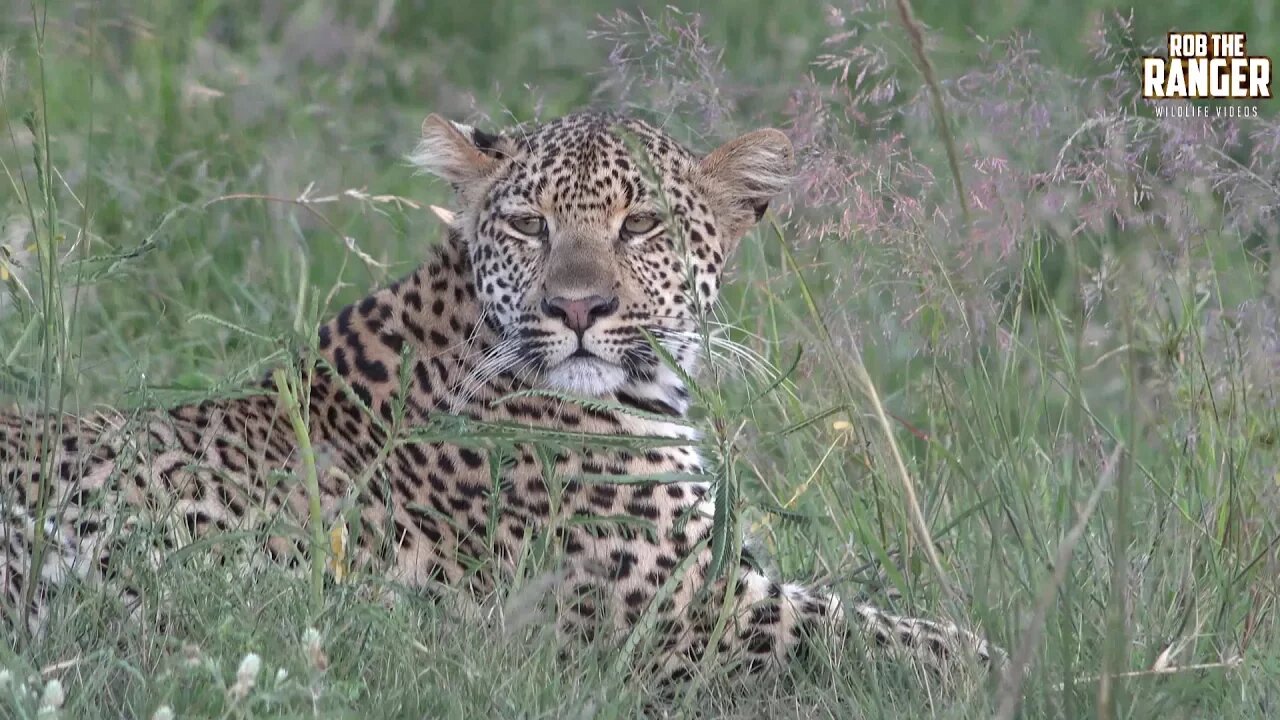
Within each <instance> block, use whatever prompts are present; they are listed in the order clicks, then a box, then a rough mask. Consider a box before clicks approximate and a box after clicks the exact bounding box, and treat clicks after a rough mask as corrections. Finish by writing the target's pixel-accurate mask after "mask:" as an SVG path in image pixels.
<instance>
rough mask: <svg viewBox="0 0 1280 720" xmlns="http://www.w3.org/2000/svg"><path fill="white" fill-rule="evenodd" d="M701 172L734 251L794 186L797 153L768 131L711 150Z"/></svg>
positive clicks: (776, 132) (784, 139)
mask: <svg viewBox="0 0 1280 720" xmlns="http://www.w3.org/2000/svg"><path fill="white" fill-rule="evenodd" d="M698 169H699V171H700V172H701V173H702V176H703V177H704V178H705V179H706V180H707V181H709V182H708V185H709V189H710V191H711V195H712V201H713V203H714V205H715V207H716V210H717V219H719V221H720V224H721V226H722V227H721V233H722V235H723V236H724V237H725V238H726V239H727V242H728V245H729V248H728V249H731V248H732V246H733V245H734V244H736V243H737V241H738V240H739V239H740V238H741V237H742V236H743V235H745V234H746V232H747V231H748V230H750V229H751V226H752V225H755V224H756V223H757V222H758V221H759V220H760V218H761V217H763V216H764V211H765V210H766V209H768V207H769V201H770V200H772V199H773V197H774V196H775V195H778V194H779V193H781V192H782V191H784V190H786V189H787V186H788V185H790V184H791V181H792V178H793V177H794V175H795V152H794V150H792V147H791V140H789V139H788V138H787V136H786V135H784V134H783V133H782V131H780V130H774V129H772V128H767V129H764V130H756V131H754V132H749V133H747V134H746V135H742V136H740V137H737V138H735V139H733V140H730V141H729V142H727V143H725V144H724V145H721V146H720V147H718V148H716V149H715V150H712V151H711V153H710V154H708V155H707V156H706V157H705V158H703V159H702V162H701V163H700V164H699V165H698Z"/></svg>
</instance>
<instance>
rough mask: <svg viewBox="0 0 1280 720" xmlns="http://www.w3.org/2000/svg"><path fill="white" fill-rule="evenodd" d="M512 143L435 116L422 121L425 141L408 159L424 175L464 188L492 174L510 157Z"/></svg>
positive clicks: (423, 140) (423, 139) (420, 142)
mask: <svg viewBox="0 0 1280 720" xmlns="http://www.w3.org/2000/svg"><path fill="white" fill-rule="evenodd" d="M508 143H509V141H508V140H507V139H506V138H504V137H502V136H500V135H491V134H489V133H486V132H483V131H480V130H477V129H475V128H473V127H471V126H470V125H463V124H462V123H456V122H453V121H451V120H446V119H444V118H442V117H440V116H439V115H436V114H434V113H432V114H431V115H428V116H427V119H426V120H423V121H422V139H421V140H419V141H418V146H417V147H416V148H414V150H413V152H412V153H410V154H409V158H408V159H409V162H411V163H413V164H414V165H415V166H417V168H418V169H419V170H421V171H422V172H425V173H430V174H432V175H435V176H436V177H438V178H442V179H444V180H448V181H449V182H451V183H453V184H454V186H457V187H462V186H465V185H467V184H469V183H471V182H474V181H476V180H479V179H482V178H484V177H486V176H487V175H488V174H489V173H490V172H492V171H493V169H494V168H495V167H497V166H498V165H499V163H500V161H501V159H502V158H503V157H505V156H506V155H507V154H508V153H509V148H508V147H507V145H508Z"/></svg>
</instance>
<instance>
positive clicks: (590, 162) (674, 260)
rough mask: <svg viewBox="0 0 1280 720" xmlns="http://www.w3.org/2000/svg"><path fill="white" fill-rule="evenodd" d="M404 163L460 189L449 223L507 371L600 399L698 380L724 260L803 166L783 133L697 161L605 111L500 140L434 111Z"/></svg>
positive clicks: (733, 144)
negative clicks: (705, 320) (685, 376)
mask: <svg viewBox="0 0 1280 720" xmlns="http://www.w3.org/2000/svg"><path fill="white" fill-rule="evenodd" d="M410 160H411V161H412V162H413V163H414V164H416V165H417V166H418V167H419V168H420V169H421V170H423V171H425V172H428V173H431V174H433V175H436V176H438V177H441V178H443V179H445V180H448V181H449V182H450V183H451V184H452V185H453V187H454V189H455V192H456V203H457V206H456V207H455V208H454V209H453V211H452V220H451V222H452V225H453V229H454V231H455V232H456V233H458V234H459V235H460V236H461V238H462V239H463V242H464V243H465V246H466V249H467V253H468V255H469V257H470V261H471V262H470V266H471V271H472V272H473V273H474V277H473V278H472V280H473V282H474V285H475V288H476V292H477V294H478V297H479V299H480V303H481V305H482V308H481V312H482V317H483V318H484V320H485V322H487V323H488V324H489V326H490V327H492V328H493V329H494V330H495V332H497V333H498V336H499V337H500V338H501V342H500V343H499V344H498V348H497V350H496V351H495V354H496V355H497V356H499V357H500V358H501V362H502V363H505V364H508V365H509V367H508V368H506V369H508V370H510V371H512V372H516V373H521V374H523V375H524V376H526V377H530V378H533V379H534V382H535V383H537V384H540V385H541V386H544V387H546V388H549V389H553V390H559V391H567V392H570V393H575V394H579V395H587V396H594V397H600V396H604V395H607V394H608V393H611V392H614V391H617V390H619V389H620V388H622V387H624V386H627V385H639V384H643V383H647V382H654V381H655V380H657V379H659V378H660V377H661V376H662V375H663V374H664V372H665V373H667V374H670V372H669V368H668V367H667V363H670V362H672V361H674V362H675V363H676V364H678V365H679V366H680V367H681V368H682V369H683V370H684V371H685V372H689V373H692V372H694V371H695V369H696V366H697V363H698V359H699V356H700V346H701V337H702V335H701V332H700V330H699V328H700V318H701V317H703V316H704V315H705V314H706V313H707V312H709V311H710V309H711V307H712V305H713V303H714V302H715V300H716V296H717V294H718V292H719V289H720V282H721V277H722V273H723V271H724V267H725V263H726V260H727V259H728V257H729V256H730V255H731V254H732V252H733V250H734V248H735V246H736V245H737V244H738V241H739V240H740V239H741V238H742V236H743V235H744V234H745V233H746V232H747V231H748V230H749V229H750V228H751V227H752V226H753V225H754V224H755V223H756V222H757V221H758V220H759V219H760V217H761V216H762V214H763V213H764V211H765V209H766V207H767V206H768V203H769V201H770V199H771V198H772V197H773V196H775V195H776V194H778V193H779V192H781V191H782V190H784V189H785V188H786V186H787V184H788V183H789V181H790V179H791V176H792V173H793V166H794V161H793V153H792V147H791V143H790V141H789V140H788V139H787V137H786V136H785V135H784V134H783V133H781V132H779V131H778V130H772V129H766V130H757V131H755V132H751V133H747V134H746V135H742V136H741V137H738V138H736V139H734V140H731V141H729V142H728V143H726V144H724V145H722V146H720V147H719V148H717V149H716V150H713V151H712V152H710V153H708V154H706V155H704V156H699V155H697V154H695V153H693V152H691V151H689V150H687V149H686V148H684V147H683V146H681V145H680V144H679V143H678V142H676V141H675V140H673V139H672V138H671V137H670V136H669V135H667V134H666V133H665V132H663V131H662V130H660V129H658V128H656V127H654V126H652V125H650V124H648V123H646V122H644V121H641V120H638V119H634V118H629V117H623V116H618V115H612V114H604V113H579V114H574V115H569V116H566V117H563V118H560V119H558V120H554V121H551V122H547V123H544V124H540V125H535V126H524V127H518V128H515V129H513V130H509V131H506V132H503V133H499V134H491V133H487V132H482V131H480V130H477V129H475V128H473V127H470V126H467V125H462V124H459V123H455V122H451V121H449V120H446V119H444V118H441V117H439V116H437V115H432V116H430V117H428V118H427V119H426V121H425V122H424V123H423V126H422V140H421V142H420V143H419V145H418V147H417V149H416V150H415V152H414V153H413V154H412V155H411V156H410ZM655 344H657V345H659V346H660V347H661V348H663V349H664V350H665V353H661V352H657V351H655V349H654V345H655ZM664 355H666V356H667V357H663V356H664Z"/></svg>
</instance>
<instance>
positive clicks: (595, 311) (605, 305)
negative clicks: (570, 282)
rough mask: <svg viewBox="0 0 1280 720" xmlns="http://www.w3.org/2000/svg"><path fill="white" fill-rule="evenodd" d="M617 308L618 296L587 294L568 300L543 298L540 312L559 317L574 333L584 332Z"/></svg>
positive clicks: (563, 298)
mask: <svg viewBox="0 0 1280 720" xmlns="http://www.w3.org/2000/svg"><path fill="white" fill-rule="evenodd" d="M617 309H618V296H617V295H614V296H613V297H607V298H606V297H601V296H599V295H588V296H587V297H584V298H575V299H573V300H570V299H569V298H565V297H553V298H543V300H542V312H543V313H544V314H546V316H547V317H553V318H557V319H559V320H560V321H561V322H563V323H564V324H565V325H566V326H568V328H569V329H570V330H572V331H574V332H576V333H579V334H581V333H584V332H586V330H587V328H589V327H591V326H592V325H593V324H595V321H596V320H598V319H600V318H602V317H608V316H609V315H612V314H613V313H614V312H615V311H617Z"/></svg>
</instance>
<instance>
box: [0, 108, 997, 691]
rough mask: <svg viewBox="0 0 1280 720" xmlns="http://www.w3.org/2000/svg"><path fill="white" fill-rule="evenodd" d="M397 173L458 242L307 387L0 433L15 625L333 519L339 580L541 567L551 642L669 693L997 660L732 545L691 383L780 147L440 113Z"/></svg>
mask: <svg viewBox="0 0 1280 720" xmlns="http://www.w3.org/2000/svg"><path fill="white" fill-rule="evenodd" d="M407 160H408V162H410V163H411V164H412V165H413V166H415V167H416V168H417V170H418V171H419V172H420V173H422V174H427V175H431V176H434V177H436V178H438V179H440V180H443V181H445V182H447V183H448V184H449V185H450V186H451V188H452V204H451V206H450V207H448V208H443V207H434V206H433V208H434V210H435V212H436V214H437V215H438V216H439V217H440V219H441V220H442V221H443V224H444V226H445V232H444V233H443V235H444V238H443V240H441V241H438V242H436V243H435V244H432V245H430V247H429V249H428V250H427V252H426V257H425V259H424V260H423V261H422V262H421V264H420V265H418V266H417V268H416V270H414V271H413V272H412V273H410V274H408V275H407V276H404V277H402V278H400V279H399V280H396V281H394V282H391V283H389V284H388V285H386V286H385V287H382V288H379V289H375V290H374V291H372V292H371V294H368V295H367V296H366V297H364V298H363V299H361V300H359V301H357V302H354V303H352V304H350V305H347V306H346V307H344V308H342V309H341V310H340V311H338V312H337V313H336V315H334V316H332V318H331V319H330V320H328V321H327V322H326V323H324V324H323V325H321V326H320V327H318V329H317V330H316V331H315V333H314V335H313V336H312V337H311V342H310V345H309V347H308V348H307V349H304V350H299V351H298V352H297V353H295V354H293V355H291V356H290V358H291V359H290V360H289V361H288V362H286V363H284V366H285V369H287V370H288V371H289V374H288V376H287V377H288V378H292V380H288V379H285V380H282V378H285V377H286V375H284V374H282V373H275V374H272V375H271V376H270V377H268V378H265V379H263V380H261V381H260V382H258V383H257V384H256V385H254V386H253V387H251V388H249V389H248V390H247V391H245V392H243V393H239V394H237V395H235V396H229V397H214V398H208V399H205V400H202V401H199V402H192V403H188V404H183V405H179V406H176V407H158V408H152V409H144V410H142V411H139V412H135V413H124V412H119V411H114V410H109V409H101V410H97V411H94V412H90V413H84V414H72V413H69V412H68V413H38V412H26V413H24V412H18V411H16V410H15V411H12V412H4V413H0V491H2V496H0V550H2V551H3V554H2V555H0V588H2V589H3V592H2V593H0V600H2V601H3V602H4V604H5V608H4V612H5V615H6V616H7V617H8V618H9V619H10V620H11V621H14V623H13V624H14V625H17V626H20V625H21V624H22V622H23V620H22V618H26V619H27V620H28V621H29V622H30V623H31V625H32V627H33V628H37V629H38V628H39V627H40V625H41V623H43V622H48V613H49V605H50V602H51V599H52V598H53V597H55V596H56V593H57V591H58V589H59V588H61V587H65V586H66V585H67V584H69V583H72V582H80V583H83V582H89V583H97V584H99V585H101V586H103V587H110V588H112V589H113V591H115V592H118V593H120V594H121V595H122V596H123V597H133V596H136V595H137V593H138V590H137V589H136V588H133V587H131V583H130V580H129V575H128V573H127V572H123V571H121V570H120V569H119V567H120V565H121V564H122V561H120V560H119V556H121V554H122V553H123V552H124V550H123V548H124V545H125V543H126V541H127V540H129V538H130V537H132V536H133V535H136V534H138V533H139V532H141V529H143V528H147V529H148V532H151V533H159V538H160V540H159V541H158V544H157V545H156V546H155V549H154V551H153V555H154V557H153V558H152V561H153V562H161V561H162V560H163V558H164V557H165V556H166V554H170V553H174V552H177V551H178V550H180V549H181V548H183V547H186V546H189V545H191V544H192V543H194V542H197V541H200V540H202V539H209V538H216V537H217V535H218V534H219V533H224V534H225V533H228V532H231V531H243V530H246V529H255V528H256V529H259V530H260V531H261V533H262V539H261V549H262V551H263V552H262V555H264V556H266V557H267V558H268V562H270V560H276V561H279V562H280V563H283V564H286V565H294V566H296V565H298V564H301V563H302V560H300V558H306V557H310V553H313V552H316V553H318V552H321V550H319V549H317V548H316V547H314V546H309V545H308V544H307V543H306V542H305V537H306V535H305V533H303V534H301V535H300V534H299V533H298V532H297V531H296V529H297V528H304V527H309V526H310V525H309V523H314V522H315V521H316V515H315V511H316V510H317V509H318V510H319V511H320V514H321V515H322V517H323V522H324V523H325V525H324V527H329V528H338V527H339V526H340V527H341V530H342V531H343V533H345V534H344V535H343V537H344V538H345V540H344V543H345V544H344V545H343V547H344V548H349V550H348V551H346V552H344V558H345V559H344V562H349V563H350V564H351V565H352V566H353V567H354V566H359V567H365V568H373V569H374V570H375V571H376V572H378V573H380V574H381V575H382V576H383V577H385V578H387V579H388V580H390V581H394V582H395V583H396V584H397V586H399V587H403V588H407V589H408V590H409V591H420V592H422V593H424V594H431V593H433V592H437V591H438V589H439V588H451V589H456V590H460V591H462V592H463V593H464V594H466V595H468V596H472V597H484V596H485V595H486V594H491V593H494V592H495V591H496V590H497V589H498V588H499V587H500V586H501V585H502V584H503V583H504V582H510V579H511V578H512V577H514V576H517V575H518V574H519V573H520V572H521V568H523V567H525V566H526V562H525V561H526V559H527V558H528V557H529V556H530V553H531V552H532V548H534V547H539V548H544V549H546V548H549V553H550V554H551V557H552V558H553V562H552V564H551V566H552V567H554V573H552V574H551V575H550V576H549V577H551V580H550V582H549V589H548V590H547V591H546V595H545V597H544V598H543V599H541V600H539V601H538V602H540V603H542V604H543V605H545V607H546V608H547V610H548V612H549V613H551V614H552V615H551V617H552V622H553V623H554V629H555V633H556V635H557V636H558V637H559V638H562V639H563V641H564V642H565V643H570V642H572V639H578V641H580V642H591V641H593V640H596V641H600V642H606V641H612V642H620V641H622V640H623V639H624V638H630V637H632V636H633V635H634V634H636V633H641V632H642V631H643V632H644V633H645V635H644V637H645V638H649V639H650V641H651V645H652V646H653V647H654V648H656V649H655V650H654V652H653V653H651V656H652V658H653V659H652V666H653V669H654V670H655V671H656V672H658V673H660V674H661V676H662V677H663V678H665V679H668V680H670V681H672V682H680V681H681V680H687V679H688V678H689V677H690V676H692V675H693V674H694V673H696V672H698V670H699V667H700V663H702V664H705V663H707V662H712V659H714V663H715V664H716V666H717V667H718V668H730V669H741V675H742V676H746V677H749V676H753V675H754V674H756V673H760V672H766V671H768V670H769V669H774V670H776V669H778V668H783V667H787V666H788V664H789V663H790V661H791V659H792V658H794V657H795V656H796V655H797V653H798V652H800V651H801V649H802V648H804V647H811V646H812V643H815V642H823V641H825V640H823V639H824V638H825V639H831V638H836V639H837V640H839V639H841V638H843V639H846V640H847V639H848V638H857V641H858V643H859V645H860V647H862V648H864V650H863V651H862V652H864V653H866V654H867V655H868V656H872V657H886V658H905V659H906V660H907V661H908V662H910V663H914V664H916V665H919V666H923V667H928V668H935V669H936V668H949V667H954V666H956V665H957V664H958V663H968V665H967V666H968V667H979V668H983V669H989V668H991V667H992V666H993V665H994V664H995V663H997V662H998V661H999V657H1000V653H999V651H998V648H997V647H996V646H995V645H994V644H990V643H988V641H987V640H986V639H985V638H984V637H982V636H980V635H979V634H977V633H974V632H971V631H969V630H966V629H962V628H961V627H959V626H958V625H957V624H955V623H952V622H947V621H941V620H929V619H924V618H915V617H908V616H902V615H898V614H895V613H893V612H889V611H888V610H885V609H883V608H882V607H878V606H876V605H874V604H871V603H869V602H849V603H844V602H842V601H841V600H840V598H839V596H838V594H837V593H836V592H834V591H833V590H832V589H830V588H825V587H818V586H816V585H813V584H806V583H803V582H787V581H784V580H782V579H781V578H779V577H775V575H776V573H773V572H770V571H769V570H767V569H766V568H765V563H763V562H761V561H760V559H759V558H757V557H753V550H752V549H751V546H750V545H744V544H743V543H733V542H730V543H725V542H723V541H721V542H720V544H719V546H717V541H716V539H715V537H714V535H715V533H716V531H717V528H719V527H721V524H720V523H722V522H723V520H724V518H723V517H718V515H717V513H718V512H719V511H717V504H716V502H715V492H714V491H715V488H716V484H715V483H716V480H715V472H714V471H715V467H714V459H708V457H705V455H706V452H705V450H704V448H702V446H701V445H700V441H701V439H702V437H703V432H702V431H701V430H700V429H699V428H698V427H697V424H696V423H695V422H694V421H692V420H691V419H690V418H691V413H690V411H691V407H692V406H693V405H694V404H695V401H696V397H694V395H693V393H692V392H691V390H692V388H691V383H692V382H693V381H694V378H695V377H696V376H697V375H698V372H699V369H700V366H701V365H703V364H705V358H704V352H703V350H704V348H705V338H704V333H703V332H702V330H701V323H703V322H704V321H705V318H706V317H707V316H708V314H709V313H711V312H712V311H713V308H714V306H715V303H716V300H717V297H718V295H719V293H720V290H721V283H722V280H723V278H724V277H725V272H726V266H727V265H728V264H729V261H730V258H731V257H732V256H733V254H734V252H735V249H736V246H738V245H739V244H740V243H741V241H742V239H743V238H744V237H745V236H747V235H748V234H749V233H750V232H751V231H752V229H753V227H754V226H756V225H757V224H759V222H760V221H761V219H762V218H763V217H765V215H766V213H767V212H768V208H769V205H770V203H771V202H772V201H773V200H774V199H775V198H776V197H777V196H779V195H780V194H782V193H784V192H785V191H786V190H787V189H788V187H789V186H790V184H791V183H792V182H793V179H794V177H795V173H796V168H795V165H796V161H795V150H794V148H793V146H792V143H791V141H790V140H789V139H788V137H787V135H786V134H785V133H784V132H782V131H780V130H777V129H773V128H765V129H760V130H755V131H752V132H748V133H746V134H743V135H740V136H738V137H736V138H735V139H732V140H729V141H728V142H725V143H723V144H721V145H719V146H718V147H716V148H715V149H714V150H711V151H710V152H706V153H698V152H695V151H693V150H690V149H688V148H687V147H686V146H685V145H684V144H682V143H681V142H679V141H677V140H676V139H674V137H673V136H672V135H671V134H670V133H669V132H668V131H667V130H665V129H663V128H662V127H659V126H658V125H656V124H653V123H651V122H649V121H646V120H644V119H641V118H639V117H635V116H634V115H633V114H627V113H619V112H613V111H607V110H605V111H601V110H586V111H580V112H576V113H572V114H569V115H566V116H563V117H560V118H558V119H554V120H549V121H544V122H541V123H528V124H522V125H516V126H514V127H512V128H509V129H506V130H502V131H497V132H490V131H485V130H482V129H479V128H477V127H475V126H472V125H469V124H464V123H461V122H455V121H452V120H448V119H445V118H444V117H442V116H440V115H436V114H432V115H430V116H429V117H427V118H426V120H425V121H424V122H423V124H422V131H421V136H420V138H419V140H418V141H417V144H416V147H415V148H414V149H413V150H412V152H411V153H409V154H408V155H407ZM290 388H292V390H290ZM540 438H541V439H540ZM548 438H550V439H554V440H556V442H554V443H551V442H550V440H548ZM620 438H621V439H626V438H631V439H632V442H620V441H619V439H620ZM543 440H545V441H546V442H547V443H550V444H549V445H547V444H546V443H543V444H539V443H541V442H542V441H543ZM544 445H546V446H544ZM307 478H312V481H311V482H312V484H308V480H307ZM317 499H318V503H317V504H313V501H314V500H317ZM286 528H293V530H286ZM38 535H39V536H40V537H39V538H37V536H38ZM38 540H39V542H38ZM38 545H39V546H41V547H42V548H43V549H42V551H41V552H36V548H37V546H38ZM725 547H729V548H731V549H732V548H736V549H734V550H733V556H732V557H730V559H729V560H728V561H727V562H726V561H724V559H723V555H724V552H723V551H724V548H725ZM326 562H327V563H328V565H326V572H328V573H335V574H336V573H337V572H338V569H339V568H338V565H337V558H336V557H330V558H329V559H328V560H327V561H326ZM135 599H136V598H135ZM14 637H16V633H15V635H14Z"/></svg>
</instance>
